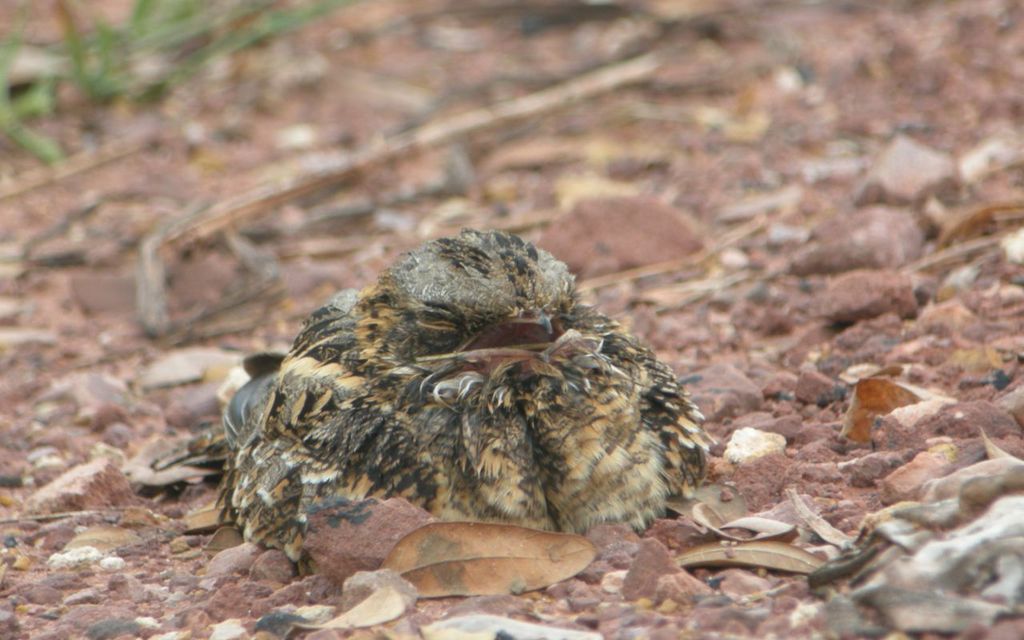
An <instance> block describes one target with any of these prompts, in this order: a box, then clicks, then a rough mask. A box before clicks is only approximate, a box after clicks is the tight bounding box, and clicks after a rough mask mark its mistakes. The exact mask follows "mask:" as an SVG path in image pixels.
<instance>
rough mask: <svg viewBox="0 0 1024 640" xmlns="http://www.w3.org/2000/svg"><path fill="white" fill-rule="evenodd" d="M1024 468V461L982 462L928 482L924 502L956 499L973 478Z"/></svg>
mask: <svg viewBox="0 0 1024 640" xmlns="http://www.w3.org/2000/svg"><path fill="white" fill-rule="evenodd" d="M1018 467H1020V468H1024V461H1021V460H1018V459H1016V458H994V459H992V460H982V461H981V462H977V463H975V464H972V465H971V466H969V467H964V468H963V469H958V470H957V471H954V472H953V473H951V474H949V475H948V476H945V477H943V478H936V479H933V480H928V481H927V482H925V484H924V493H923V495H922V496H921V501H922V502H936V501H938V500H946V499H948V498H955V497H957V496H958V495H959V494H960V489H961V487H963V486H964V484H965V483H966V482H967V481H968V480H971V479H973V478H995V477H997V476H1001V475H1003V474H1005V473H1007V472H1009V471H1011V470H1013V469H1016V468H1018Z"/></svg>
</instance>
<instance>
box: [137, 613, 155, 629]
mask: <svg viewBox="0 0 1024 640" xmlns="http://www.w3.org/2000/svg"><path fill="white" fill-rule="evenodd" d="M135 624H137V625H139V626H140V627H142V628H143V629H159V628H160V621H159V620H157V619H156V618H151V617H149V616H139V617H138V618H135Z"/></svg>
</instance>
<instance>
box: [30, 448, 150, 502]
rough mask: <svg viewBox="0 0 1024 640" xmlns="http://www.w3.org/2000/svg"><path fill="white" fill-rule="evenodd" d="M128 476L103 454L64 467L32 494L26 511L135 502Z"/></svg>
mask: <svg viewBox="0 0 1024 640" xmlns="http://www.w3.org/2000/svg"><path fill="white" fill-rule="evenodd" d="M136 502H137V498H136V497H135V494H134V492H133V491H132V488H131V485H129V484H128V478H126V477H125V475H124V474H123V473H121V470H120V469H118V468H117V466H116V465H115V464H114V463H113V462H112V461H110V460H108V459H107V458H97V459H96V460H93V461H92V462H87V463H86V464H80V465H78V466H77V467H72V468H71V469H68V470H67V471H65V472H64V473H62V474H61V475H60V476H58V477H57V478H55V479H54V480H53V481H52V482H50V483H49V484H47V485H46V486H44V487H43V488H41V489H39V490H38V491H36V492H35V493H34V494H32V495H31V496H30V497H29V499H28V500H27V501H26V503H25V511H26V512H27V513H57V512H61V511H80V510H83V509H99V508H102V507H120V506H125V505H130V504H135V503H136Z"/></svg>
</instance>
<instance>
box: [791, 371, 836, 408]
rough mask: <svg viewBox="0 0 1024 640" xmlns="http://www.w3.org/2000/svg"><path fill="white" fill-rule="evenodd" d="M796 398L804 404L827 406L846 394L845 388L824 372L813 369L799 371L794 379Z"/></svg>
mask: <svg viewBox="0 0 1024 640" xmlns="http://www.w3.org/2000/svg"><path fill="white" fill-rule="evenodd" d="M794 395H795V396H796V399H797V400H799V401H800V402H803V403H804V404H813V405H817V406H819V407H827V406H828V405H830V404H832V403H833V402H835V401H836V400H842V399H843V398H844V397H845V396H846V388H845V387H844V386H843V385H841V384H839V383H837V382H836V381H835V380H833V379H832V378H830V377H828V376H826V375H825V374H823V373H821V372H819V371H815V370H813V369H812V370H806V371H801V372H800V375H799V376H798V377H797V379H796V389H795V391H794Z"/></svg>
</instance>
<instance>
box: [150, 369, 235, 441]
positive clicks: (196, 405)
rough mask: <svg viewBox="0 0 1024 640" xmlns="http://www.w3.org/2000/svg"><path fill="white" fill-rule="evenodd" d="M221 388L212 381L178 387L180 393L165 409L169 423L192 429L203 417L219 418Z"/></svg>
mask: <svg viewBox="0 0 1024 640" xmlns="http://www.w3.org/2000/svg"><path fill="white" fill-rule="evenodd" d="M247 380H248V378H247ZM219 388H220V383H218V382H210V383H206V384H198V385H189V386H187V387H183V388H181V389H177V390H176V391H178V393H175V394H174V397H173V398H172V399H171V401H170V402H168V404H167V409H166V410H165V411H164V417H165V418H166V419H167V424H169V425H171V426H172V427H178V428H179V429H185V430H191V429H192V428H193V427H195V425H197V424H199V423H200V421H201V420H202V419H203V418H210V417H218V418H219V416H220V401H219V400H218V398H217V390H218V389H219Z"/></svg>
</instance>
